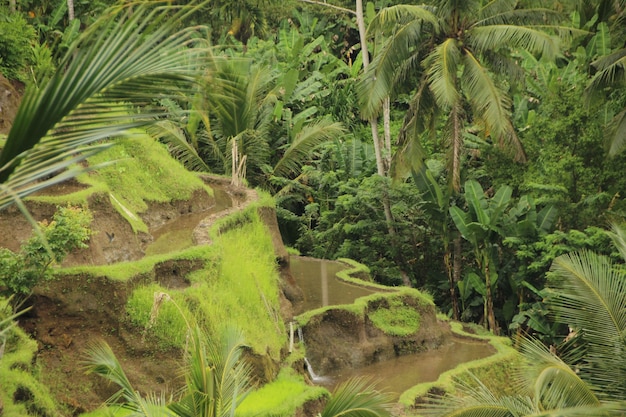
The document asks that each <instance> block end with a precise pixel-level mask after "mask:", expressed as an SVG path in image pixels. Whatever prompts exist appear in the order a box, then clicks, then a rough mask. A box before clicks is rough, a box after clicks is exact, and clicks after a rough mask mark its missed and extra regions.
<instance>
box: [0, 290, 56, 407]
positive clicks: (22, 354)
mask: <svg viewBox="0 0 626 417" xmlns="http://www.w3.org/2000/svg"><path fill="white" fill-rule="evenodd" d="M11 313H12V309H11V307H10V303H9V300H8V299H6V298H1V297H0V321H2V320H3V319H5V318H6V317H9V316H10V315H11ZM2 346H4V352H0V404H2V405H3V407H4V408H3V410H0V414H1V415H4V416H15V417H19V416H28V415H44V416H55V415H58V414H59V410H58V409H57V407H56V405H55V403H54V401H53V400H52V397H51V396H50V392H49V391H48V388H47V387H46V386H45V385H44V384H43V383H41V381H39V379H38V378H37V376H36V372H35V371H34V369H33V361H34V358H35V354H36V353H37V342H36V341H35V340H33V339H31V338H30V337H28V335H27V334H26V333H25V332H24V331H23V330H22V329H21V328H19V327H18V326H13V327H12V328H11V329H9V330H8V331H6V332H5V333H4V335H0V347H2Z"/></svg>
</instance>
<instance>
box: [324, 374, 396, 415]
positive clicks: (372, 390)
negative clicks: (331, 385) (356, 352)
mask: <svg viewBox="0 0 626 417" xmlns="http://www.w3.org/2000/svg"><path fill="white" fill-rule="evenodd" d="M391 398H392V397H391V396H390V395H389V394H385V393H382V392H380V391H378V390H377V389H376V385H375V384H374V383H372V382H371V381H369V380H367V379H364V378H351V379H349V380H347V381H345V382H344V383H342V384H341V385H339V386H338V387H337V388H336V389H335V391H334V392H333V394H332V395H331V397H330V400H328V402H327V403H326V407H325V408H324V410H323V411H322V414H321V417H383V416H390V415H391V413H390V410H391V406H392V403H391Z"/></svg>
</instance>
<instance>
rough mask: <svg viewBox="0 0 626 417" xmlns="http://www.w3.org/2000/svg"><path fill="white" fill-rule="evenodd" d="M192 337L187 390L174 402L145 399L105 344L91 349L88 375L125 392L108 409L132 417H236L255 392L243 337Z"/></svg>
mask: <svg viewBox="0 0 626 417" xmlns="http://www.w3.org/2000/svg"><path fill="white" fill-rule="evenodd" d="M190 336H191V337H190V343H189V349H188V352H187V358H186V362H187V365H186V368H185V379H186V385H185V388H184V389H183V390H182V395H181V396H180V398H178V399H177V400H175V401H174V402H168V400H167V399H166V397H165V395H164V394H161V395H155V394H151V395H149V396H147V397H142V396H141V395H140V394H139V393H138V392H137V391H136V390H135V389H134V388H133V386H132V384H131V383H130V381H129V380H128V377H127V376H126V374H125V372H124V370H123V369H122V367H121V365H120V363H119V361H118V360H117V358H116V357H115V354H114V353H113V351H112V350H111V348H110V347H109V346H108V345H107V344H106V343H105V342H100V343H98V344H95V345H93V346H92V347H91V348H90V349H89V351H88V358H87V360H86V365H87V371H88V372H92V373H95V374H97V375H100V376H102V377H104V378H106V379H108V380H109V381H111V382H113V383H114V384H116V385H117V386H119V387H120V390H119V391H118V392H117V393H116V394H114V395H113V396H112V397H111V398H110V399H109V400H108V401H107V403H108V404H109V405H110V406H119V407H121V408H124V409H126V410H130V411H131V414H130V415H131V416H143V417H150V416H178V417H226V416H230V417H232V416H233V415H234V413H235V408H236V407H237V404H238V403H239V401H241V400H243V398H245V396H246V395H247V393H248V392H249V391H250V385H249V376H250V366H249V365H247V364H246V363H245V362H243V361H242V358H241V356H242V353H243V350H244V347H245V346H244V343H243V335H242V333H241V331H239V330H237V329H236V328H234V327H226V328H225V329H224V330H223V332H222V334H221V336H220V338H219V339H218V340H210V339H208V338H206V337H205V336H204V335H203V333H202V331H201V330H200V329H199V328H198V327H196V328H194V329H193V330H192V331H191V335H190Z"/></svg>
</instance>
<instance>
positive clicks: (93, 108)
mask: <svg viewBox="0 0 626 417" xmlns="http://www.w3.org/2000/svg"><path fill="white" fill-rule="evenodd" d="M156 4H158V2H157V3H156ZM132 6H133V12H132V13H129V10H130V9H129V7H130V6H129V5H118V6H115V7H113V8H111V9H109V11H108V12H107V13H105V14H104V15H103V17H102V18H101V19H99V20H98V21H97V22H96V23H94V24H93V25H92V26H91V27H90V28H89V29H88V30H87V31H86V32H85V33H84V34H83V36H82V37H81V38H80V39H79V40H78V41H77V42H76V43H75V44H74V45H72V47H70V49H69V51H68V53H67V55H66V57H65V58H64V60H63V61H62V63H61V64H60V65H59V68H64V69H65V70H64V71H61V70H59V71H58V72H57V73H56V74H54V75H53V76H52V78H51V79H50V81H49V82H48V83H47V84H46V85H45V86H44V87H43V88H41V89H35V88H30V89H28V91H27V92H26V94H25V96H24V98H23V100H22V103H21V105H20V107H19V109H18V112H17V115H16V117H15V121H14V123H13V127H12V129H11V131H10V132H9V135H8V137H7V140H6V143H5V146H4V148H3V149H2V151H1V153H0V208H3V207H6V206H8V205H10V204H12V203H14V202H16V201H19V200H20V199H21V198H23V197H25V196H27V195H28V194H31V193H33V192H35V191H37V190H39V189H41V188H43V187H46V186H49V185H52V184H55V183H58V182H61V181H63V180H65V179H67V178H70V177H72V176H74V175H76V174H77V173H78V172H79V171H80V169H77V168H75V169H73V170H69V171H68V170H67V169H68V168H69V167H72V166H76V164H77V163H78V162H80V161H82V160H84V159H85V158H87V157H89V156H90V155H92V154H94V153H96V152H99V151H100V150H102V149H103V148H105V147H106V146H107V145H106V144H104V143H102V141H103V140H106V139H108V138H113V137H116V136H120V135H123V134H124V133H125V132H127V131H128V130H129V129H131V128H136V127H141V126H146V125H148V124H150V123H153V122H154V121H156V117H157V116H161V115H163V113H164V112H163V111H162V110H161V109H160V108H158V107H156V106H149V105H150V104H152V103H153V102H154V100H155V99H163V98H167V97H173V96H180V95H183V96H184V94H180V93H181V92H182V93H184V92H185V91H187V90H188V89H190V88H191V87H192V86H193V85H194V84H195V82H196V80H197V79H198V78H199V76H200V75H201V72H202V67H201V63H202V62H203V60H204V56H205V53H204V52H205V51H206V49H203V48H198V47H194V46H195V45H194V42H195V40H194V39H195V37H194V33H195V32H197V31H196V30H195V28H190V29H183V30H181V31H176V25H177V24H178V22H179V21H180V19H183V18H184V17H185V15H186V14H187V13H189V12H190V11H191V10H192V8H191V7H183V8H174V7H173V6H169V7H168V6H162V7H155V2H146V3H144V2H142V3H139V5H137V4H133V5H132ZM189 96H191V95H189ZM37 181H40V182H37Z"/></svg>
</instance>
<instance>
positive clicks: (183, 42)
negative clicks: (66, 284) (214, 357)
mask: <svg viewBox="0 0 626 417" xmlns="http://www.w3.org/2000/svg"><path fill="white" fill-rule="evenodd" d="M124 3H127V4H125V5H124ZM140 3H141V2H136V3H133V2H122V3H114V2H112V1H106V0H98V1H70V0H68V1H61V0H49V1H37V0H11V1H3V2H0V72H1V73H2V75H3V76H4V77H6V78H7V79H9V80H11V82H12V83H13V85H15V86H17V87H18V88H19V89H22V90H24V91H25V92H26V94H27V97H33V98H32V99H29V100H30V101H28V102H27V103H26V106H25V107H26V109H27V110H25V111H24V112H23V113H21V114H20V115H18V118H16V120H15V121H14V123H13V127H12V129H11V130H10V133H9V134H8V136H7V137H6V138H3V140H2V146H3V147H4V149H3V152H2V154H0V182H1V183H2V184H4V185H5V186H6V187H17V185H19V187H22V185H23V184H24V183H25V181H27V180H32V179H42V178H43V179H44V183H46V182H54V181H57V180H62V179H63V178H65V177H64V174H63V173H59V171H58V170H57V169H58V168H59V167H63V166H68V165H69V163H70V162H71V163H74V162H79V161H81V160H83V159H84V158H87V157H88V156H90V155H92V154H94V153H95V152H96V151H98V150H100V148H103V147H106V143H105V142H103V141H102V139H104V138H109V137H115V136H117V135H118V134H120V132H123V131H125V130H127V129H128V128H135V127H145V128H146V129H147V131H148V133H149V134H150V135H151V136H152V137H154V139H155V140H158V141H161V142H163V143H165V144H167V146H168V147H169V149H170V151H171V153H172V155H174V156H175V157H176V158H177V159H179V160H180V161H181V162H183V163H184V165H185V166H186V167H187V168H188V169H189V170H192V171H200V172H211V173H218V174H224V175H227V176H231V177H232V180H233V182H234V183H236V184H246V185H248V186H250V187H256V188H259V189H263V190H265V191H267V192H269V193H271V195H272V196H273V198H274V199H275V201H276V205H277V214H278V220H279V225H280V227H281V232H282V235H283V239H284V240H285V242H286V243H287V244H288V245H289V246H292V247H294V248H297V249H298V250H299V251H300V252H301V253H302V254H305V255H311V256H315V257H319V258H328V259H336V258H351V259H355V260H357V261H359V262H361V263H363V264H365V265H367V266H368V267H369V268H370V269H371V272H372V275H373V277H374V278H375V280H376V281H377V282H379V283H382V284H386V285H392V286H400V285H407V286H412V287H416V288H419V289H422V290H425V291H426V292H428V293H429V294H431V295H432V297H433V298H434V300H435V304H436V305H437V306H438V307H439V308H440V309H441V311H442V312H443V313H445V314H447V315H448V316H449V317H451V318H454V319H458V320H461V321H467V322H475V323H480V324H482V325H484V326H485V327H486V328H488V329H489V330H491V331H492V332H493V333H495V334H501V335H509V336H512V337H518V336H519V337H521V336H522V335H524V334H528V335H532V336H533V337H535V338H536V339H538V340H541V341H542V342H543V343H544V344H545V345H546V346H559V349H560V346H563V345H562V343H566V344H567V343H568V342H570V340H569V339H567V340H566V337H567V336H568V334H569V333H570V330H569V329H568V325H569V326H572V325H573V324H576V323H578V324H580V323H583V322H585V320H583V319H582V318H581V316H582V315H583V314H582V313H580V312H581V311H583V310H585V309H586V310H585V311H587V312H589V311H590V310H593V309H594V307H593V305H594V304H593V303H592V302H590V304H586V301H585V300H583V298H584V294H588V293H590V292H593V291H592V290H582V293H580V294H579V293H577V292H575V291H574V290H573V289H572V288H573V284H572V285H569V284H567V283H564V280H565V279H564V278H563V277H564V276H565V275H567V274H568V273H571V274H573V275H575V276H585V275H593V276H594V277H595V276H598V277H599V278H598V279H597V281H594V282H599V283H604V284H605V285H606V287H603V288H605V292H604V293H603V292H602V291H599V294H600V295H599V296H598V297H599V298H598V299H599V300H601V299H603V296H602V294H604V295H607V294H612V295H611V296H610V297H613V298H611V303H609V306H608V307H607V311H610V312H612V314H609V316H607V317H610V318H608V319H607V318H606V317H604V318H602V319H598V321H593V320H595V319H593V320H591V319H590V320H591V321H592V322H593V325H592V327H593V326H597V328H602V329H607V330H606V331H607V332H608V333H610V334H612V335H614V336H615V338H613V339H610V338H609V339H610V340H604V339H602V340H598V339H599V338H601V337H604V336H606V335H604V336H600V335H597V334H595V333H592V332H589V333H586V336H587V337H589V339H594V341H589V340H587V339H585V340H583V339H580V340H579V341H578V342H579V344H578V345H577V346H578V347H580V346H583V347H584V349H579V350H576V349H573V348H572V349H565V351H567V353H568V354H571V355H573V357H574V356H576V355H583V353H581V352H582V351H583V350H585V349H586V350H585V353H586V354H590V355H591V356H588V357H587V358H589V357H591V358H593V361H592V360H591V359H587V360H584V359H580V356H576V358H577V359H572V361H573V362H574V363H576V364H577V365H576V366H579V368H578V369H582V371H581V372H580V376H581V377H583V378H589V379H588V380H586V381H587V382H588V383H589V385H584V384H583V385H581V388H580V390H579V391H576V392H577V393H578V394H580V398H584V399H587V400H589V401H587V402H585V401H583V400H580V401H579V400H578V399H572V398H567V399H563V398H562V397H561V398H559V399H558V400H557V399H555V398H556V394H553V392H552V391H549V390H546V391H545V392H544V394H545V396H544V397H541V394H537V392H535V393H534V395H535V398H539V397H541V400H544V401H545V403H543V404H542V405H541V406H537V407H538V408H539V409H541V408H542V407H543V408H544V409H546V408H550V407H552V408H568V407H571V408H574V407H576V406H581V407H582V408H581V409H580V410H582V411H580V410H579V411H576V412H574V411H572V412H571V414H569V415H592V414H589V408H585V407H594V406H596V405H597V404H601V403H603V402H608V403H610V404H611V405H610V406H609V407H608V409H607V411H606V412H616V413H617V415H623V408H622V409H621V411H620V410H619V408H620V407H619V406H616V405H615V404H617V401H624V400H625V399H626V386H625V385H624V381H625V380H626V377H624V375H626V369H625V368H624V363H623V361H622V362H621V363H619V361H618V362H616V361H615V358H618V359H619V358H623V357H624V356H623V355H624V349H625V348H624V346H625V342H624V340H625V339H624V334H625V333H624V332H625V331H626V313H625V311H626V309H625V307H624V306H625V305H626V301H625V300H626V284H625V283H624V282H625V279H624V272H623V262H624V257H623V256H624V254H625V252H624V246H623V244H624V235H623V232H622V229H621V228H620V226H619V225H620V224H623V223H624V221H625V220H626V196H625V195H624V192H625V190H626V176H624V175H623V173H624V168H625V167H626V153H624V152H621V150H622V148H623V146H624V145H625V144H626V89H625V88H624V86H625V83H626V14H625V11H626V2H624V0H597V1H589V0H561V1H559V0H546V1H542V2H540V1H535V0H518V1H516V0H493V1H487V0H427V1H425V2H423V3H420V4H412V3H417V2H401V1H392V0H377V1H373V2H367V3H365V4H363V3H362V2H361V1H360V0H357V1H356V2H352V1H348V0H332V1H330V0H329V1H309V0H282V1H276V0H236V1H226V0H224V1H222V0H213V1H208V2H205V3H202V4H196V5H195V6H196V7H194V8H184V7H183V8H176V7H174V6H176V5H177V4H178V3H181V4H183V3H187V2H176V1H170V2H167V3H168V6H169V7H172V8H171V9H167V10H166V12H164V13H161V14H151V12H149V11H146V10H144V9H142V7H141V5H140ZM115 5H117V9H115V8H114V9H109V7H110V6H115ZM134 11H135V12H136V13H135V14H133V13H132V12H134ZM142 13H145V14H144V15H142ZM103 14H104V16H107V15H106V14H110V16H111V19H100V20H98V18H99V17H102V16H103ZM142 16H143V17H144V18H145V21H142V20H141V18H142ZM172 17H174V18H175V19H171V18H172ZM116 19H117V20H116ZM151 19H153V20H151ZM118 21H119V22H121V23H119V26H116V25H118V23H117V22H118ZM163 22H167V25H163V26H161V23H163ZM124 23H126V24H127V25H129V26H130V25H132V24H133V23H134V24H135V25H136V26H140V27H141V28H142V29H141V30H140V31H138V33H139V34H138V35H137V39H135V40H133V41H128V43H125V42H126V40H125V39H124V38H123V36H124V33H125V32H123V30H122V29H124V28H126V27H127V26H124ZM141 25H144V26H141ZM166 29H167V30H170V31H174V30H176V31H178V32H176V33H177V35H176V36H174V37H172V38H169V37H168V36H169V33H166ZM118 32H119V34H118V35H117V36H118V38H115V37H112V38H113V40H111V41H110V42H108V41H107V42H108V43H107V42H105V41H100V40H99V39H100V38H99V37H98V34H99V33H100V34H102V33H104V34H117V33H118ZM85 34H86V35H87V36H86V37H85ZM142 36H143V38H142ZM151 37H154V38H155V39H156V38H159V39H160V40H162V43H160V44H159V47H162V45H163V44H165V47H167V48H170V49H169V50H168V51H169V52H172V55H171V56H172V58H168V59H164V58H163V57H164V56H166V55H165V54H163V55H159V54H158V53H155V54H149V53H148V52H149V51H151V50H152V49H153V47H155V45H157V43H156V40H155V43H154V44H150V43H148V44H146V45H142V44H140V43H139V39H140V38H141V39H144V40H145V39H151ZM100 42H101V43H100ZM133 42H136V44H135V43H133ZM121 44H123V45H124V47H127V48H134V47H135V46H136V45H138V46H137V48H145V49H138V50H137V53H135V54H134V55H132V56H131V57H129V58H126V57H125V56H124V59H121V58H120V56H122V55H121V54H120V53H119V52H120V50H122V49H124V47H120V49H119V50H117V49H115V48H116V47H117V46H119V45H121ZM81 47H82V48H81ZM167 56H170V55H167ZM146 74H147V75H146ZM144 76H145V79H144V78H141V77H144ZM192 79H193V80H194V82H193V83H191V82H189V81H190V80H192ZM198 79H200V80H201V81H199V82H196V81H197V80H198ZM50 86H52V87H50ZM145 86H149V87H150V88H144V87H145ZM34 91H41V92H42V93H41V94H39V95H37V94H31V95H30V96H28V94H29V92H30V93H32V92H34ZM129 91H132V94H130V93H129ZM42 103H43V104H42ZM105 108H106V109H105ZM45 109H48V110H49V111H44V110H45ZM138 109H141V110H138ZM105 110H106V111H105ZM94 114H96V115H97V117H95V116H93V115H94ZM85 115H89V117H90V119H89V120H88V121H85V120H84V116H85ZM81 117H83V119H81ZM113 121H114V123H112V122H113ZM105 125H106V128H107V129H106V130H104V129H103V130H102V131H99V132H98V133H97V135H95V136H94V135H92V136H89V133H88V131H90V130H92V131H93V130H97V129H100V128H102V127H103V126H105ZM51 129H53V130H51ZM50 132H52V133H50ZM50 137H56V138H62V139H63V140H65V142H62V141H59V142H58V143H54V144H53V145H51V147H52V148H53V149H52V150H40V151H39V152H38V153H37V152H35V153H34V154H32V153H31V154H30V156H29V155H28V152H27V151H29V150H31V149H33V148H34V147H36V146H35V145H36V144H37V143H38V142H39V141H41V140H42V138H46V140H49V138H50ZM24 152H26V154H25V153H24ZM25 155H26V158H27V157H33V158H34V162H33V165H32V166H31V167H30V168H29V169H23V168H20V164H21V163H22V162H23V160H24V158H25ZM44 160H48V161H50V160H51V161H53V162H54V163H58V164H63V165H56V166H54V167H53V168H50V169H41V168H40V166H39V165H37V164H38V163H41V161H44ZM68 161H69V162H68ZM39 184H41V182H40V183H39ZM19 187H18V188H15V189H16V190H17V191H16V192H12V191H11V192H5V191H2V193H3V194H0V207H6V206H8V205H9V204H12V202H14V201H15V198H16V195H17V196H25V195H27V194H29V193H30V192H32V191H34V190H35V189H37V187H38V186H36V185H33V186H30V187H28V188H19ZM7 189H10V188H7ZM3 190H4V189H3ZM612 225H613V232H607V230H608V229H610V228H611V227H612ZM572 252H576V253H580V254H581V255H571V257H568V258H564V257H563V255H566V254H569V253H572ZM592 252H593V253H592ZM555 260H557V262H554V261H555ZM572 271H573V272H572ZM565 281H567V280H565ZM22 284H23V283H14V284H12V285H15V286H16V287H18V286H20V285H22ZM607 288H608V289H607ZM572 291H573V292H572ZM555 294H565V295H560V296H559V295H557V296H555ZM568 294H570V295H568ZM571 294H574V295H571ZM581 294H583V295H581ZM568 297H569V298H568ZM555 300H556V301H555ZM555 305H556V306H557V307H556V311H557V312H558V314H557V318H558V320H553V317H554V311H555V310H554V306H555ZM576 311H578V313H580V314H578V315H577V314H576V313H575V312H576ZM564 317H565V318H564ZM11 318H12V317H9V318H8V319H6V318H4V317H0V320H1V319H4V320H5V321H0V325H1V324H2V323H8V322H9V321H10V320H9V319H11ZM587 319H589V317H587ZM607 321H608V322H610V323H611V325H612V326H613V327H610V326H609V327H607ZM581 325H582V324H581ZM574 330H578V329H576V328H575V327H574ZM596 330H597V329H596ZM1 331H2V327H0V335H2V333H1ZM620 332H621V336H620ZM580 337H581V338H584V337H585V334H581V335H580ZM199 340H200V339H198V341H197V342H196V343H198V344H199V343H200V341H199ZM594 342H597V345H595V344H593V343H594ZM233 343H235V342H233ZM235 344H236V343H235ZM570 344H571V343H570ZM523 346H524V349H525V350H526V353H527V354H528V355H530V356H532V355H535V356H534V357H535V359H536V361H535V363H536V364H538V363H544V364H545V363H547V362H549V361H550V360H552V359H550V358H551V357H549V355H548V356H546V355H545V354H544V353H545V352H544V351H542V350H541V348H540V347H539V345H538V344H534V342H527V343H526V344H524V345H523ZM597 346H601V348H598V347H597ZM603 348H605V350H602V349H603ZM611 349H613V350H611ZM600 351H602V353H599V352H600ZM607 352H611V353H607ZM542 355H543V356H542ZM537 358H540V359H537ZM611 358H612V360H611ZM542 361H543V362H542ZM559 369H561V370H563V368H559ZM566 369H570V368H567V367H566ZM609 369H610V370H611V371H612V372H608V370H609ZM602 373H605V374H606V375H605V377H601V376H599V375H600V374H602ZM561 375H562V374H561ZM568 375H569V376H571V377H572V378H578V377H577V376H576V375H577V374H576V372H573V374H572V375H570V374H568ZM535 376H536V375H535ZM535 376H532V377H529V379H533V378H534V377H535ZM537 378H539V377H537ZM533 380H534V379H533ZM551 381H552V385H550V384H548V385H550V386H551V387H552V388H554V387H555V386H556V385H557V382H558V381H557V382H555V381H556V380H551ZM560 383H561V382H558V384H560ZM559 386H560V385H559ZM560 387H561V388H562V390H561V391H560V393H561V394H562V392H563V390H565V389H566V387H565V385H563V386H560ZM570 387H571V385H570ZM589 387H593V388H589ZM483 388H484V387H483ZM481 389H482V388H481ZM594 390H595V391H594ZM598 390H599V391H598ZM131 391H132V390H131ZM598 392H600V394H598ZM553 395H554V396H553ZM548 397H549V398H548ZM591 397H593V398H591ZM478 398H479V399H481V400H483V402H488V401H487V399H491V397H489V395H488V394H487V393H484V392H483V395H482V397H481V396H480V395H479V396H478ZM511 401H513V402H515V401H514V400H511ZM529 401H530V400H529ZM537 401H539V399H537ZM613 401H615V402H613ZM531 402H532V401H531ZM531 402H529V403H528V404H526V403H524V404H522V403H523V401H521V400H520V401H518V402H515V405H516V406H517V407H518V408H519V409H523V410H525V411H520V412H522V413H524V412H527V413H531V411H529V410H531V409H532V410H534V408H533V407H534V406H536V405H537V404H531ZM446 404H447V405H449V403H446ZM494 404H495V400H494ZM621 405H623V403H621ZM505 406H510V404H508V405H506V404H505ZM583 406H584V407H583ZM503 407H504V406H503ZM505 408H506V407H505ZM510 408H511V407H509V409H510ZM616 410H617V411H616ZM576 413H578V414H576ZM585 413H587V414H585ZM619 413H622V414H619ZM467 415H470V414H467ZM494 415H495V414H494ZM497 415H509V414H506V412H504V411H502V413H501V414H497ZM516 415H517V414H516Z"/></svg>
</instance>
